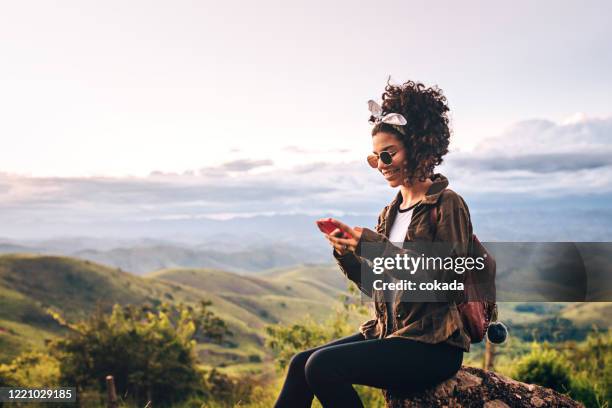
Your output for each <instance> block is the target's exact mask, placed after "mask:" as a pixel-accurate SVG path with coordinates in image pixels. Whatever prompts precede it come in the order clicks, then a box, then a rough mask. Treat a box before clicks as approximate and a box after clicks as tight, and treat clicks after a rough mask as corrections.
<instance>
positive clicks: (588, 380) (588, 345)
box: [513, 328, 612, 408]
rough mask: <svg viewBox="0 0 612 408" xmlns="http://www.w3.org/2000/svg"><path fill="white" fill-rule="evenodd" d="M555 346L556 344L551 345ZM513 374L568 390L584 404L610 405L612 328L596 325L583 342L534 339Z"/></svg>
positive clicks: (588, 407) (536, 382)
mask: <svg viewBox="0 0 612 408" xmlns="http://www.w3.org/2000/svg"><path fill="white" fill-rule="evenodd" d="M552 347H555V348H552ZM513 374H514V377H515V378H516V379H517V380H519V381H524V382H527V383H535V384H539V385H542V386H545V387H549V388H553V389H555V390H557V391H560V392H564V393H567V394H569V395H570V396H571V397H572V398H573V399H575V400H577V401H580V402H582V403H584V404H585V406H586V407H587V408H591V407H593V408H600V407H609V406H610V402H611V401H612V331H611V330H610V329H608V331H607V332H602V331H600V330H598V329H597V328H593V331H592V332H591V333H590V334H589V335H588V337H587V339H586V340H585V341H584V342H582V343H578V344H577V343H576V342H564V343H559V344H553V345H551V344H548V343H543V344H537V343H534V344H533V346H532V350H531V352H530V353H529V354H527V355H525V356H523V357H522V358H521V359H520V360H519V363H518V365H517V366H516V369H515V370H514V373H513Z"/></svg>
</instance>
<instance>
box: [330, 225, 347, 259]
mask: <svg viewBox="0 0 612 408" xmlns="http://www.w3.org/2000/svg"><path fill="white" fill-rule="evenodd" d="M342 234H343V232H342V230H341V229H340V228H336V229H335V230H333V231H332V233H331V234H326V235H325V238H327V240H328V241H329V243H330V244H331V246H332V247H334V251H336V253H337V254H338V255H340V256H344V255H346V254H348V253H349V249H348V248H347V247H346V245H342V244H339V243H335V242H334V241H332V239H331V238H330V237H337V238H340V237H341V236H342Z"/></svg>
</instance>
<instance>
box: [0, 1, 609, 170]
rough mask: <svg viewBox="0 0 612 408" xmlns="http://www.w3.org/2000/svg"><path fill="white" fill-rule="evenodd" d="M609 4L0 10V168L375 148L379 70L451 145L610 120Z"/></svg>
mask: <svg viewBox="0 0 612 408" xmlns="http://www.w3.org/2000/svg"><path fill="white" fill-rule="evenodd" d="M611 9H612V6H610V3H609V2H593V1H591V2H582V1H580V2H579V1H574V2H572V1H566V2H552V1H538V2H532V1H522V2H513V3H508V4H502V3H491V2H484V1H481V2H473V1H472V2H451V1H448V2H414V1H398V2H370V3H359V2H346V1H338V2H316V1H308V2H306V1H304V2H286V1H283V2H281V1H263V2H257V3H254V2H236V1H224V2H206V1H200V2H192V1H189V2H188V1H173V2H160V1H146V2H145V1H130V2H124V1H115V2H114V1H108V2H90V1H73V2H70V1H59V2H45V1H38V2H31V1H23V2H4V4H3V6H2V12H1V13H0V38H2V41H0V55H2V56H3V57H2V60H3V63H2V64H0V78H1V79H0V86H1V89H2V92H0V111H1V112H2V113H3V114H2V120H1V121H0V137H1V138H2V145H3V148H2V149H1V150H0V171H2V172H6V173H11V174H21V175H32V176H101V175H105V176H127V175H133V176H146V175H148V174H150V173H151V172H154V171H161V172H177V173H182V172H184V171H189V170H197V169H200V168H203V167H208V166H215V165H221V164H223V163H225V162H232V161H235V160H243V159H250V160H273V161H274V166H275V167H277V168H287V167H291V166H294V165H296V164H305V163H314V162H319V161H325V162H338V161H350V160H354V159H355V158H356V157H357V156H359V155H363V154H365V152H367V151H368V150H369V149H370V144H369V125H368V123H367V118H368V117H369V113H368V112H367V108H366V101H367V100H368V99H370V98H374V99H379V98H380V94H381V93H382V89H383V87H384V84H385V81H386V79H387V76H388V75H391V78H392V80H393V81H395V82H402V81H405V80H408V79H415V80H420V81H423V82H425V83H426V84H428V85H429V84H437V85H439V86H440V87H441V88H442V89H443V90H444V91H445V93H446V95H447V97H448V99H449V104H450V107H451V113H452V125H453V130H454V134H453V139H452V145H451V146H452V149H453V151H461V150H470V149H474V148H475V147H476V146H477V145H478V143H479V141H482V140H483V139H485V138H487V137H494V136H499V135H500V134H502V133H503V132H504V131H506V130H507V129H508V128H510V127H511V126H513V124H515V123H516V122H520V121H523V120H527V119H536V118H537V119H543V120H549V121H553V122H556V123H563V121H565V120H567V119H568V118H572V117H575V115H576V114H577V113H581V114H582V115H586V116H588V117H595V118H601V117H604V118H605V117H608V116H609V115H610V114H612V112H611V111H612V108H611V106H612V104H611V103H610V102H611V101H610V98H611V95H612V93H611V92H610V90H611V89H612V83H611V81H612V80H611V76H610V74H609V72H612V52H610V51H612V50H611V49H610V48H611V45H610V41H609V39H610V38H611V37H612V28H611V26H610V25H609V24H608V23H607V16H609V15H610V11H612V10H611Z"/></svg>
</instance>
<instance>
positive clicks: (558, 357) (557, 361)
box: [514, 344, 571, 393]
mask: <svg viewBox="0 0 612 408" xmlns="http://www.w3.org/2000/svg"><path fill="white" fill-rule="evenodd" d="M570 373H571V371H570V367H569V365H568V364H567V361H566V360H565V358H564V357H563V355H562V354H561V353H559V352H557V351H556V350H553V349H548V348H545V347H542V346H541V345H538V344H536V345H534V347H533V349H532V350H531V352H530V353H529V354H527V355H525V356H523V357H522V358H521V359H520V360H519V362H518V364H517V366H516V370H515V374H514V378H516V379H517V380H519V381H523V382H526V383H529V384H538V385H541V386H543V387H547V388H552V389H554V390H556V391H559V392H563V393H564V392H567V391H568V390H569V389H570V380H571V374H570Z"/></svg>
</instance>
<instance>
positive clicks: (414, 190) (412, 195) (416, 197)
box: [400, 178, 433, 209]
mask: <svg viewBox="0 0 612 408" xmlns="http://www.w3.org/2000/svg"><path fill="white" fill-rule="evenodd" d="M432 184H433V181H432V180H431V179H430V178H428V179H426V180H425V181H417V182H415V183H414V184H412V185H410V184H402V185H401V186H400V191H401V193H402V203H401V204H400V208H401V209H405V208H408V207H410V206H411V205H413V204H415V203H416V202H417V201H420V200H422V199H423V198H425V195H426V194H427V190H429V187H430V186H431V185H432Z"/></svg>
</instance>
